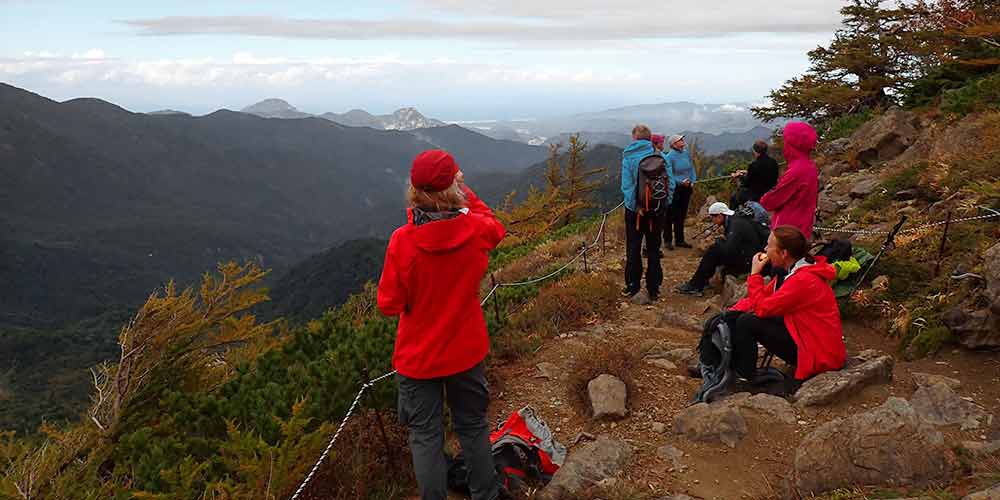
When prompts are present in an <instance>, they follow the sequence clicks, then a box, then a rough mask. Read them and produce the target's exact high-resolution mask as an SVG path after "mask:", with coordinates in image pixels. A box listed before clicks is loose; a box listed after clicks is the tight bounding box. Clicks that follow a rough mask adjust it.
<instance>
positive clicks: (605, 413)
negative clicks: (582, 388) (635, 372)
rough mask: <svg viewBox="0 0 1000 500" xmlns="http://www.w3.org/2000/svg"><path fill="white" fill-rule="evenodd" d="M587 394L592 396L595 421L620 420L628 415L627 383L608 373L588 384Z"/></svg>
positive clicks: (591, 406) (591, 402)
mask: <svg viewBox="0 0 1000 500" xmlns="http://www.w3.org/2000/svg"><path fill="white" fill-rule="evenodd" d="M587 394H588V395H589V396H590V409H591V411H592V413H593V417H594V419H595V420H602V419H610V420H614V419H620V418H625V415H626V414H628V408H627V406H626V404H625V403H626V397H627V395H628V389H627V388H626V386H625V382H622V381H621V379H619V378H618V377H616V376H614V375H608V374H607V373H605V374H603V375H600V376H598V377H597V378H595V379H594V380H591V381H590V383H588V384H587Z"/></svg>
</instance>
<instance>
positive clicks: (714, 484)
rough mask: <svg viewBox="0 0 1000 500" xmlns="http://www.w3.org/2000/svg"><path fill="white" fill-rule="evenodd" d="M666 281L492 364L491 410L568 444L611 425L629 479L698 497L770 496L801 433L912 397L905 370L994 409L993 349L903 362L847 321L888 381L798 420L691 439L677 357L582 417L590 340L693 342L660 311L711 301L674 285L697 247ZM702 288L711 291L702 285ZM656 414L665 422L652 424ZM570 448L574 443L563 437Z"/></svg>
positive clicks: (868, 331)
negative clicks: (649, 293) (616, 416)
mask: <svg viewBox="0 0 1000 500" xmlns="http://www.w3.org/2000/svg"><path fill="white" fill-rule="evenodd" d="M664 254H665V255H664V259H663V267H664V284H663V289H662V293H661V298H660V300H659V301H658V302H656V303H654V304H652V305H649V306H639V305H635V304H632V303H631V302H630V301H628V300H627V299H623V300H622V301H621V303H620V304H619V308H620V312H621V314H620V317H619V318H618V319H616V320H612V321H608V322H598V323H595V324H593V325H590V326H588V327H587V328H585V329H582V330H580V331H576V332H565V333H562V334H561V335H560V336H559V337H557V338H553V339H548V340H546V341H545V343H544V344H543V345H542V346H541V347H540V348H539V350H538V351H536V352H535V353H534V354H530V355H528V356H525V357H524V358H523V359H521V360H519V361H518V362H516V363H512V364H508V365H504V366H498V367H494V368H492V370H493V372H494V373H493V374H492V376H491V379H494V380H496V381H498V382H497V384H496V385H497V386H496V387H494V388H493V396H494V400H493V403H492V406H491V417H492V418H493V419H495V420H502V419H504V418H506V416H508V415H509V414H510V413H511V412H512V411H514V410H516V409H518V408H520V407H522V406H524V405H532V406H533V407H534V408H535V409H536V410H538V411H539V413H540V414H541V415H542V416H543V417H544V418H545V419H546V420H547V421H548V423H549V425H550V426H551V427H552V428H553V430H554V431H555V433H556V436H557V439H559V440H560V441H561V442H563V443H565V444H567V445H570V444H571V443H572V442H573V439H574V437H575V436H577V435H578V434H579V433H581V432H588V433H591V434H595V435H596V434H609V435H611V436H613V437H615V438H618V439H621V440H624V441H626V442H628V443H630V444H631V445H633V446H634V447H635V450H636V453H635V454H634V456H633V458H632V463H631V464H630V465H629V466H628V468H627V473H626V481H625V483H626V484H630V485H632V487H636V488H640V489H646V490H648V492H649V493H655V494H663V495H666V494H677V493H686V494H689V495H692V496H695V497H698V498H703V499H735V498H776V497H778V496H780V494H781V491H782V488H781V483H782V481H783V480H784V478H785V477H786V476H787V475H788V473H789V471H790V470H791V466H792V461H793V458H794V454H795V449H796V447H797V445H798V443H799V441H800V440H801V439H802V438H803V437H804V436H805V435H806V434H807V433H808V432H809V431H811V430H812V429H814V428H815V427H817V426H818V425H819V424H821V423H824V422H828V421H830V420H832V419H834V418H839V417H842V416H845V415H848V414H851V413H855V412H858V411H863V410H864V409H866V408H872V407H874V406H878V405H880V404H881V403H883V402H884V401H885V399H886V398H887V397H888V396H890V395H894V396H901V397H905V398H909V397H910V396H911V395H912V394H913V391H914V389H915V385H914V384H913V382H912V379H911V372H914V371H918V372H927V373H933V374H939V375H947V376H949V377H952V378H957V379H959V380H961V381H962V387H961V389H960V390H959V393H960V394H961V395H962V396H967V397H971V398H972V399H973V400H974V401H975V402H977V403H978V404H980V405H982V406H983V407H985V408H986V409H987V410H988V412H989V413H991V414H994V415H1000V413H998V412H997V410H998V408H1000V384H997V382H998V381H1000V361H998V360H997V359H996V356H995V355H991V354H983V353H971V352H968V351H958V350H948V351H946V352H943V353H940V354H938V355H935V356H933V357H930V358H926V359H922V360H919V361H915V362H905V361H902V360H901V359H899V356H897V355H896V354H897V353H896V346H897V343H898V342H897V339H891V338H887V337H886V336H885V334H884V333H882V332H880V331H876V330H873V329H872V328H870V327H869V326H868V325H861V324H855V323H850V322H848V323H845V327H844V331H845V336H846V338H847V342H848V352H849V353H851V354H853V353H857V352H859V351H862V350H864V349H869V348H874V349H879V350H881V351H883V352H886V353H890V354H893V355H894V356H895V357H896V358H897V363H896V368H895V371H894V379H893V382H892V383H891V384H889V385H879V386H874V387H871V388H868V389H866V390H864V391H862V392H861V393H860V394H858V395H856V396H855V397H853V398H852V399H850V400H849V401H847V402H844V403H842V404H839V405H834V406H828V407H820V408H817V409H796V413H797V417H798V422H797V424H795V425H791V426H788V425H783V424H780V423H777V422H761V421H759V420H757V421H754V420H748V422H749V423H750V432H749V434H748V435H747V436H746V437H745V438H744V439H743V440H741V441H740V442H739V443H738V444H737V445H736V447H735V448H733V449H730V448H728V447H726V446H725V445H706V444H700V443H694V442H691V441H689V440H687V439H686V438H684V437H682V436H677V435H674V434H673V433H672V432H671V427H670V425H671V423H672V422H673V419H674V417H675V416H676V415H677V414H678V412H680V411H681V410H682V409H683V408H685V407H686V406H687V403H688V401H689V399H690V397H691V396H692V394H694V392H695V391H696V390H697V388H698V387H699V386H700V380H697V379H693V378H689V377H687V376H686V375H684V373H683V372H684V367H683V366H679V367H678V368H677V369H676V370H669V369H664V368H661V367H659V366H656V365H653V364H650V363H648V362H643V361H640V362H639V363H638V364H637V367H636V369H635V370H634V371H633V372H632V375H633V377H634V380H635V390H634V392H633V393H630V394H629V402H628V404H629V409H630V414H629V416H628V417H627V418H625V419H624V420H622V421H619V422H617V423H614V424H612V423H597V422H593V421H592V420H591V419H589V418H588V417H586V416H585V415H583V414H582V412H581V411H579V408H578V406H576V405H575V404H574V398H575V395H574V394H571V392H570V388H569V386H570V385H571V381H569V380H567V379H566V377H567V376H568V374H569V371H570V370H571V368H572V367H573V366H574V365H575V364H576V363H581V362H584V363H585V362H586V356H587V355H588V353H590V352H592V349H594V348H595V346H596V347H599V348H604V347H606V348H607V349H632V350H638V349H639V348H640V346H642V345H647V346H648V345H650V344H651V343H653V342H655V343H658V344H660V345H663V346H667V347H670V348H673V347H688V348H694V347H695V345H696V343H697V340H698V338H699V336H700V332H699V331H696V330H693V329H689V328H685V327H682V326H676V325H675V324H671V322H667V321H664V320H663V317H664V315H665V313H668V312H669V313H670V315H671V316H674V317H678V316H679V317H682V318H683V317H687V318H701V317H702V316H703V315H704V314H705V313H706V312H707V311H709V307H711V306H709V305H708V304H709V302H710V301H711V299H710V298H708V297H706V298H698V297H690V296H683V295H679V294H677V293H675V292H673V287H674V286H676V285H677V284H679V283H681V282H683V281H685V280H686V279H687V278H688V277H689V276H690V273H691V272H692V271H693V269H694V268H695V267H696V265H697V262H698V259H699V256H698V253H697V252H696V251H694V250H686V249H679V250H677V251H665V252H664ZM623 255H624V251H623V248H622V246H621V242H620V241H610V240H609V242H608V246H607V248H606V251H605V252H604V253H603V255H600V256H598V257H597V258H595V259H592V260H593V261H594V262H593V267H594V269H595V270H594V272H602V273H611V274H613V275H614V276H615V277H616V278H617V279H618V280H621V269H622V266H623V260H624V259H623ZM706 295H710V293H707V294H706ZM543 362H548V363H552V364H554V365H555V367H556V370H555V371H554V373H553V377H551V378H544V377H541V376H540V372H539V369H538V368H537V365H538V364H539V363H543ZM659 424H664V425H665V426H666V431H665V432H656V431H654V429H653V428H654V426H655V427H660V426H659ZM944 431H945V433H946V434H948V435H949V437H952V438H955V439H959V440H980V439H984V438H987V437H990V438H991V439H996V438H997V436H986V432H984V431H982V430H980V431H975V432H960V431H958V430H953V429H945V430H944ZM663 445H672V446H674V447H676V448H678V449H680V450H681V451H683V452H684V456H683V458H682V459H681V462H682V463H683V465H684V467H682V468H680V469H678V468H675V467H674V464H673V463H672V462H671V461H670V460H669V459H665V458H662V457H660V456H659V455H658V453H657V449H658V448H659V447H661V446H663ZM570 453H572V446H571V447H570Z"/></svg>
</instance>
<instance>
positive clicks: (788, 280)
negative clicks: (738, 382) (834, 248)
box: [727, 226, 847, 380]
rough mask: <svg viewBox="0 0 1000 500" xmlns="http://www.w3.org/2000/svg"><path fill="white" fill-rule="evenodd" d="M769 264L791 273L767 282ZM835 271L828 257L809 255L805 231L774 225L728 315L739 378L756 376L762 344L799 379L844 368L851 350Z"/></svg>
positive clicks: (735, 366) (754, 258)
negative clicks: (836, 293)
mask: <svg viewBox="0 0 1000 500" xmlns="http://www.w3.org/2000/svg"><path fill="white" fill-rule="evenodd" d="M768 262H770V263H771V265H772V266H774V267H777V268H779V269H782V270H785V271H787V273H788V274H787V275H785V276H784V277H776V278H773V279H771V281H770V282H768V283H767V284H764V278H763V277H762V276H761V271H762V270H763V269H764V267H765V266H766V264H767V263H768ZM836 275H837V272H836V270H835V269H834V268H833V266H831V265H830V264H827V263H826V259H825V258H824V257H815V258H814V257H813V256H811V255H809V242H808V240H806V237H805V235H803V234H802V231H800V230H799V229H798V228H796V227H795V226H778V227H776V228H774V230H773V231H772V232H771V235H770V236H769V237H768V239H767V247H766V248H765V251H764V252H761V253H758V254H757V255H756V256H754V257H753V260H752V264H751V270H750V276H749V277H748V278H747V297H746V298H744V299H743V300H740V301H739V302H737V303H736V305H734V306H733V307H732V308H731V309H730V312H729V313H727V316H728V318H727V322H729V325H730V328H731V330H732V345H733V357H732V366H733V368H735V369H736V372H737V373H739V374H740V376H742V377H744V378H747V379H750V378H751V377H752V376H753V374H754V370H755V368H756V364H757V344H758V343H760V344H761V345H763V346H764V347H765V348H766V349H767V350H768V351H770V352H771V354H774V355H775V356H777V357H779V358H781V359H783V360H784V361H785V362H786V363H788V364H789V365H791V366H795V379H797V380H804V379H807V378H809V377H812V376H813V375H817V374H820V373H823V372H825V371H830V370H839V369H841V368H843V366H844V361H845V359H846V358H847V350H846V348H845V347H844V337H843V333H842V331H841V325H840V308H839V307H838V306H837V299H836V297H835V296H834V294H833V289H832V288H830V285H829V283H828V282H829V281H830V280H832V279H833V278H834V277H835V276H836ZM736 311H739V312H740V313H741V314H740V313H736ZM737 314H738V316H736V315H737ZM734 316H735V317H734Z"/></svg>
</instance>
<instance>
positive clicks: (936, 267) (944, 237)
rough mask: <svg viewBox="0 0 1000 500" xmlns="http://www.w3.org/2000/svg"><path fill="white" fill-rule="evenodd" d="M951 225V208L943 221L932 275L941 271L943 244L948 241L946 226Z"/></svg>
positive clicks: (936, 274) (936, 275)
mask: <svg viewBox="0 0 1000 500" xmlns="http://www.w3.org/2000/svg"><path fill="white" fill-rule="evenodd" d="M949 227H951V210H949V211H948V218H947V219H945V221H944V233H943V234H942V235H941V246H939V247H938V257H937V262H935V263H934V277H935V278H937V277H938V273H940V272H941V258H942V257H943V256H944V246H945V244H946V243H948V228H949Z"/></svg>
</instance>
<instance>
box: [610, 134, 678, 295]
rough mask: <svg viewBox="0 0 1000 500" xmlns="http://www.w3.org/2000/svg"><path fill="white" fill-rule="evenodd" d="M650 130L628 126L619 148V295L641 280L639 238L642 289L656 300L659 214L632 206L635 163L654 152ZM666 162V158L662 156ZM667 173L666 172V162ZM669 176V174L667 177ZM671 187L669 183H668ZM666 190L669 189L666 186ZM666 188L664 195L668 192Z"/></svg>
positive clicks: (659, 275)
mask: <svg viewBox="0 0 1000 500" xmlns="http://www.w3.org/2000/svg"><path fill="white" fill-rule="evenodd" d="M652 138H653V133H652V131H650V130H649V127H647V126H646V125H641V124H640V125H636V126H635V127H634V128H633V129H632V143H631V144H629V145H628V146H627V147H626V148H625V150H624V151H623V152H622V196H623V197H624V204H625V287H624V288H623V289H622V295H623V296H626V297H631V296H633V295H635V294H637V293H639V289H640V285H641V280H642V242H643V240H645V241H646V292H647V293H648V294H649V298H650V299H652V300H654V301H655V300H657V299H658V298H659V295H660V285H661V284H662V283H663V269H662V268H661V267H660V232H661V231H662V230H663V221H662V219H663V217H662V216H661V217H650V216H643V215H640V214H639V210H638V208H639V207H636V192H635V190H636V184H637V183H638V179H639V163H640V162H641V161H642V159H643V158H646V157H648V156H653V155H656V154H660V155H662V153H658V152H657V151H656V149H655V148H654V147H653V142H652ZM664 162H665V163H666V158H665V157H664ZM667 165H668V166H667V172H668V173H667V175H668V176H670V169H669V163H668V164H667ZM671 179H672V178H671ZM669 187H670V188H673V183H672V182H671V183H670V186H669ZM669 192H672V190H670V191H669ZM669 192H668V196H669Z"/></svg>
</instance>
